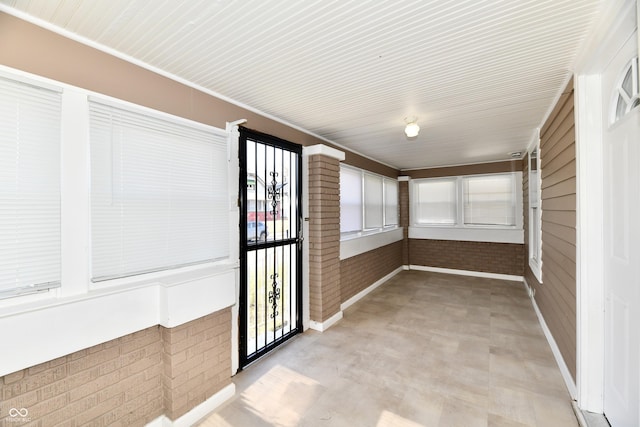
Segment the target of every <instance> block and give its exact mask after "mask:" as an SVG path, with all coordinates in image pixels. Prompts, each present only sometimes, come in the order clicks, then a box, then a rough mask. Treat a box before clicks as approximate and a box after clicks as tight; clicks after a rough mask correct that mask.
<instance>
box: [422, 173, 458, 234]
mask: <svg viewBox="0 0 640 427" xmlns="http://www.w3.org/2000/svg"><path fill="white" fill-rule="evenodd" d="M414 198H415V199H416V202H415V203H416V204H415V210H414V213H415V215H416V218H415V220H414V222H415V223H416V224H435V225H451V224H455V223H456V215H457V213H456V212H457V200H456V198H457V192H456V179H455V178H453V179H427V180H424V181H416V182H415V184H414Z"/></svg>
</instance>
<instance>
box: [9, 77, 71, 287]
mask: <svg viewBox="0 0 640 427" xmlns="http://www.w3.org/2000/svg"><path fill="white" fill-rule="evenodd" d="M61 111H62V108H61V91H58V90H55V89H50V88H44V87H39V86H36V85H31V84H27V83H23V82H20V81H16V80H11V79H7V78H3V77H0V298H7V297H11V296H16V295H21V294H25V293H31V292H36V291H39V290H46V289H51V288H54V287H59V286H60V274H61V273H60V250H61V249H60V117H61Z"/></svg>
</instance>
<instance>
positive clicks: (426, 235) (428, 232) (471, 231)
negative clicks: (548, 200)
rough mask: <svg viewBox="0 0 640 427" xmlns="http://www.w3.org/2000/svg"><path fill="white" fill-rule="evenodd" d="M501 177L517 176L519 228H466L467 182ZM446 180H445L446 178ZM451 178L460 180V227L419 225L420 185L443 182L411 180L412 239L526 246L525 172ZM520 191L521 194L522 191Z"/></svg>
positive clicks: (458, 217) (517, 225)
mask: <svg viewBox="0 0 640 427" xmlns="http://www.w3.org/2000/svg"><path fill="white" fill-rule="evenodd" d="M501 174H513V175H514V177H515V196H516V225H514V226H501V225H495V226H490V225H466V224H464V211H463V206H464V200H463V199H464V192H463V191H462V180H463V178H469V177H473V176H492V175H501ZM442 178H444V177H442ZM448 178H456V194H457V196H456V197H457V209H456V224H454V225H438V224H419V223H416V221H415V218H417V215H416V209H417V206H416V205H415V203H413V200H415V191H416V185H418V184H419V183H420V182H421V181H425V180H429V179H441V178H421V179H414V180H411V181H410V183H409V186H410V188H409V191H410V192H409V194H410V199H411V200H412V202H411V218H413V220H412V222H411V225H410V227H409V238H410V239H435V240H462V241H471V242H495V243H518V244H523V243H524V229H523V195H522V190H521V189H522V172H520V171H518V172H503V173H498V174H476V175H460V176H452V177H448ZM518 189H520V191H518Z"/></svg>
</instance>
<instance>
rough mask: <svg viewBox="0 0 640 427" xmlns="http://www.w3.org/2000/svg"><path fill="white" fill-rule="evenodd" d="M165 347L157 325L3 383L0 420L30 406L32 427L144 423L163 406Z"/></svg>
mask: <svg viewBox="0 0 640 427" xmlns="http://www.w3.org/2000/svg"><path fill="white" fill-rule="evenodd" d="M161 387H162V343H161V337H160V327H159V326H154V327H151V328H147V329H145V330H142V331H139V332H136V333H134V334H130V335H127V336H124V337H122V338H118V339H116V340H113V341H110V342H107V343H104V344H100V345H97V346H95V347H91V348H88V349H85V350H81V351H78V352H76V353H73V354H70V355H68V356H65V357H61V358H59V359H56V360H52V361H50V362H46V363H43V364H40V365H37V366H34V367H31V368H28V369H23V370H21V371H18V372H15V373H13V374H9V375H6V376H5V377H3V378H2V379H0V396H1V397H2V405H0V421H1V422H2V423H4V424H3V425H7V426H9V425H24V424H23V423H15V422H11V421H14V420H11V417H9V416H8V411H9V410H10V409H11V408H26V409H27V410H28V411H29V414H28V417H29V418H30V419H31V421H32V423H33V425H41V426H54V425H58V424H59V423H62V425H76V426H89V425H94V426H103V425H110V424H114V423H120V424H122V425H129V426H134V425H144V424H146V423H148V422H149V421H151V420H153V419H154V418H157V417H158V416H160V415H161V414H162V412H163V408H162V388H161Z"/></svg>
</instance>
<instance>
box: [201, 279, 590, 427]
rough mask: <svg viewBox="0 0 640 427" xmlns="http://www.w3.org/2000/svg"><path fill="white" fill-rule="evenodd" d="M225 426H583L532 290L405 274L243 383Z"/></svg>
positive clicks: (221, 415)
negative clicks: (530, 294) (531, 296)
mask: <svg viewBox="0 0 640 427" xmlns="http://www.w3.org/2000/svg"><path fill="white" fill-rule="evenodd" d="M233 381H234V383H235V384H236V387H237V389H236V395H235V397H234V398H233V399H231V400H230V401H228V402H227V403H225V404H224V405H223V406H222V407H221V408H219V409H218V410H217V411H216V412H215V413H212V414H210V415H209V416H208V417H206V418H205V419H204V420H202V422H201V424H199V425H200V426H202V427H214V426H216V427H218V426H224V427H228V426H233V427H236V426H241V427H245V426H246V427H254V426H311V427H315V426H349V427H354V426H367V427H369V426H373V427H382V426H394V427H416V426H438V427H445V426H446V427H449V426H452V427H453V426H460V427H474V426H496V427H498V426H540V427H543V426H544V427H553V426H558V427H577V425H578V423H577V421H576V418H575V415H574V413H573V411H572V408H571V399H570V397H569V394H568V392H567V390H566V387H565V385H564V382H563V380H562V378H561V375H560V371H559V369H558V367H557V365H556V362H555V360H554V358H553V356H552V353H551V350H550V348H549V345H548V344H547V341H546V339H545V337H544V335H543V333H542V330H541V328H540V326H539V324H538V320H537V318H536V315H535V313H534V310H533V308H532V306H531V302H530V301H529V298H528V296H527V293H526V291H525V288H524V286H523V285H522V283H516V282H505V281H500V280H493V279H483V278H474V277H464V276H454V275H446V274H438V273H429V272H418V271H404V272H402V273H400V274H398V275H396V276H395V277H394V278H392V279H391V280H389V281H388V282H387V283H385V284H384V285H382V286H381V287H379V288H378V289H376V290H375V291H373V292H372V293H370V294H369V295H367V296H366V297H365V298H363V299H362V300H360V301H359V302H358V303H356V304H355V305H353V306H352V307H350V308H349V309H348V310H347V311H346V312H345V313H344V319H342V320H341V321H340V322H338V323H337V324H336V325H335V326H333V327H331V328H330V329H329V330H327V331H325V332H324V333H318V332H314V331H308V332H305V333H304V334H301V335H300V336H298V337H296V338H294V339H293V340H292V341H290V342H289V343H287V344H285V345H284V346H282V347H281V348H280V349H278V350H276V351H275V352H273V353H272V354H271V355H269V356H267V357H265V358H263V359H262V360H259V361H258V362H256V363H255V364H253V365H251V366H249V367H248V368H246V369H245V370H244V371H243V372H241V373H239V374H238V375H236V376H235V377H234V378H233Z"/></svg>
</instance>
